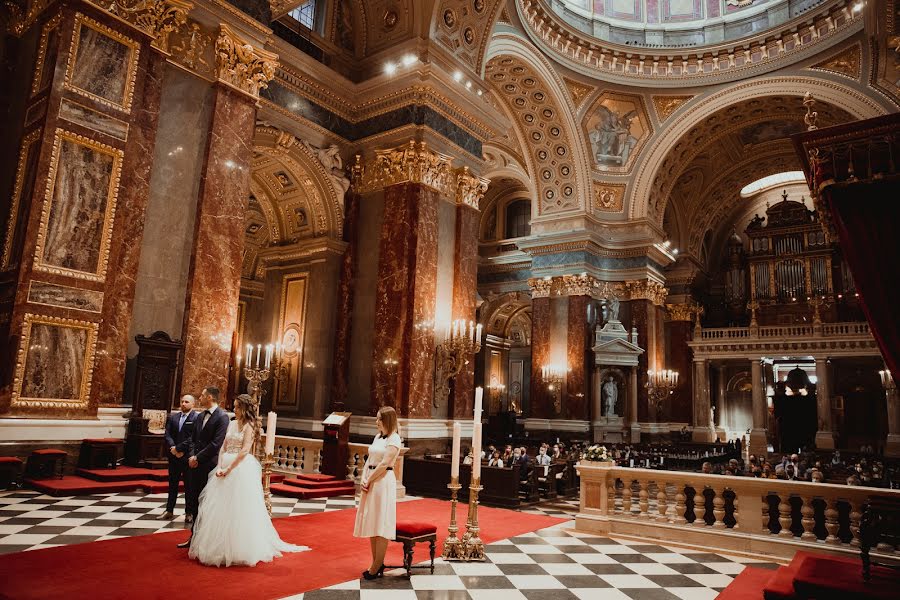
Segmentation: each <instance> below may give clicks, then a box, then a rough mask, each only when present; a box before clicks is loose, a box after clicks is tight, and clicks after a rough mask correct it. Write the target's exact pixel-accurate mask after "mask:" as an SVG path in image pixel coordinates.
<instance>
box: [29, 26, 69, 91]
mask: <svg viewBox="0 0 900 600" xmlns="http://www.w3.org/2000/svg"><path fill="white" fill-rule="evenodd" d="M61 20H62V14H61V13H59V14H57V15H56V16H54V17H53V18H51V19H50V20H49V21H47V23H45V24H44V26H43V28H42V29H41V39H40V41H39V42H38V51H37V57H36V59H35V65H34V79H33V81H32V84H31V95H32V96H34V95H36V94H39V93H41V92H42V91H44V90H45V89H47V87H48V86H49V85H50V82H51V81H53V73H54V71H55V68H56V58H57V56H58V55H59V42H60V38H61V36H60V30H59V23H60V21H61Z"/></svg>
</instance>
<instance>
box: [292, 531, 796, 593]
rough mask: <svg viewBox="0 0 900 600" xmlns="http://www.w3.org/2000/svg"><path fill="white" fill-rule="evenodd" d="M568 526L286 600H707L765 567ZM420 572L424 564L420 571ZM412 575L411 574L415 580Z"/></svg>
mask: <svg viewBox="0 0 900 600" xmlns="http://www.w3.org/2000/svg"><path fill="white" fill-rule="evenodd" d="M573 527H574V522H572V521H568V522H566V523H563V524H561V525H558V526H556V527H551V528H549V529H542V530H540V531H537V532H534V533H529V534H525V535H522V536H518V537H513V538H510V539H507V540H502V541H499V542H496V543H494V544H489V545H488V546H487V547H486V556H487V558H486V560H485V561H484V562H473V563H461V562H445V561H443V560H440V559H438V560H435V569H434V575H431V574H430V573H429V572H428V570H427V569H419V570H413V576H412V578H410V579H407V578H406V577H405V574H404V573H405V572H404V571H403V570H402V569H401V570H395V571H392V572H390V573H388V572H385V576H384V577H383V578H381V579H376V580H374V581H365V580H362V579H354V580H352V581H347V582H345V583H341V584H339V585H335V586H331V587H329V588H324V589H321V590H315V591H311V592H307V593H305V594H299V595H296V596H291V597H290V598H288V599H286V600H385V599H390V600H523V599H527V600H600V599H603V600H606V599H616V598H619V599H623V600H628V599H631V600H678V599H682V600H711V599H712V598H715V597H716V596H717V595H718V594H719V592H720V591H721V590H722V589H723V588H725V586H727V585H728V584H729V583H731V580H732V579H733V578H734V577H735V576H736V575H737V574H738V573H740V572H741V571H742V570H743V569H744V567H745V566H746V565H747V564H753V566H755V567H761V568H770V569H774V568H776V567H777V566H778V565H777V564H775V563H771V562H764V561H761V560H756V559H751V558H745V557H740V556H733V555H729V554H723V553H718V552H717V553H709V552H700V551H693V550H686V549H684V548H677V547H674V546H673V547H670V546H661V545H656V544H651V543H648V542H646V541H644V542H640V541H632V540H625V539H619V538H615V539H613V538H605V537H597V536H592V535H588V534H583V533H578V532H576V531H574V529H573ZM420 564H427V563H420ZM417 571H418V574H417Z"/></svg>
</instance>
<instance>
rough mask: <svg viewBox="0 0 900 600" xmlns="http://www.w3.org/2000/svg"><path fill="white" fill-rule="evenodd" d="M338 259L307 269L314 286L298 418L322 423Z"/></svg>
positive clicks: (331, 350) (332, 257)
mask: <svg viewBox="0 0 900 600" xmlns="http://www.w3.org/2000/svg"><path fill="white" fill-rule="evenodd" d="M340 267H341V256H339V255H337V254H329V255H328V256H327V257H326V258H325V260H319V261H315V262H313V263H312V264H310V265H309V276H310V280H311V281H313V282H315V288H314V292H313V293H310V294H309V297H308V299H307V306H306V341H305V346H304V359H303V371H302V375H301V381H300V416H303V417H312V418H313V419H323V418H325V416H326V415H327V414H328V413H329V412H330V410H329V406H328V402H329V399H330V398H329V393H330V387H331V385H330V384H331V381H332V368H333V367H332V358H333V357H334V345H335V335H334V332H335V323H336V320H337V319H336V317H337V306H338V287H337V281H338V275H339V273H340Z"/></svg>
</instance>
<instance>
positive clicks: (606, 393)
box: [603, 375, 619, 417]
mask: <svg viewBox="0 0 900 600" xmlns="http://www.w3.org/2000/svg"><path fill="white" fill-rule="evenodd" d="M618 397H619V388H618V386H617V385H616V380H615V379H613V377H612V375H610V376H609V378H607V380H606V383H604V384H603V398H604V400H605V401H606V416H607V417H615V416H616V400H617V399H618Z"/></svg>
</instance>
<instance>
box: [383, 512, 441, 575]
mask: <svg viewBox="0 0 900 600" xmlns="http://www.w3.org/2000/svg"><path fill="white" fill-rule="evenodd" d="M394 541H396V542H400V543H402V544H403V568H404V569H406V576H407V577H412V569H413V548H414V547H415V545H416V544H418V543H421V542H428V543H429V553H430V556H431V574H432V575H434V551H435V546H436V544H437V527H436V526H434V525H432V524H431V523H413V522H406V523H397V537H396V538H394ZM385 568H387V569H398V568H399V567H397V566H388V567H385ZM416 568H421V569H427V568H428V565H421V566H417V567H416Z"/></svg>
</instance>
